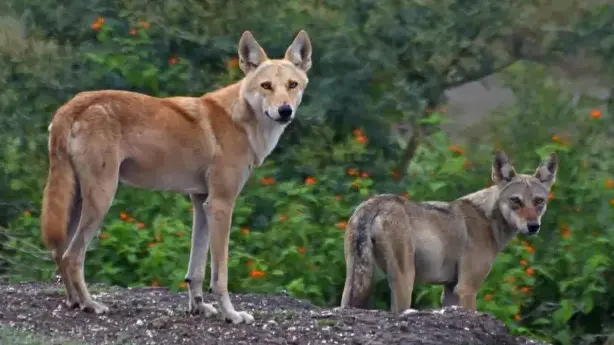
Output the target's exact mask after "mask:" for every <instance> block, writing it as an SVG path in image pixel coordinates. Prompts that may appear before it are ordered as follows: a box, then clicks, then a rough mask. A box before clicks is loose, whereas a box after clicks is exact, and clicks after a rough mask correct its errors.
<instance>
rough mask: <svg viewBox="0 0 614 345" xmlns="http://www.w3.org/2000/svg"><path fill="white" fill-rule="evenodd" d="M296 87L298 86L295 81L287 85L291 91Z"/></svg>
mask: <svg viewBox="0 0 614 345" xmlns="http://www.w3.org/2000/svg"><path fill="white" fill-rule="evenodd" d="M297 86H298V83H297V82H295V81H291V82H290V83H289V84H288V87H289V88H291V89H294V88H296V87H297Z"/></svg>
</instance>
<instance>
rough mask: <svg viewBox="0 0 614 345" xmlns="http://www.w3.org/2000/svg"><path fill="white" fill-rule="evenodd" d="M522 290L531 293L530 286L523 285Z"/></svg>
mask: <svg viewBox="0 0 614 345" xmlns="http://www.w3.org/2000/svg"><path fill="white" fill-rule="evenodd" d="M520 291H522V292H524V293H529V292H531V288H530V287H528V286H523V287H521V288H520Z"/></svg>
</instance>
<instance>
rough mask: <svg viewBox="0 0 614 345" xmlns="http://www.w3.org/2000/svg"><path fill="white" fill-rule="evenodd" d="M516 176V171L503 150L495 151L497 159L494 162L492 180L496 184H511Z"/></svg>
mask: <svg viewBox="0 0 614 345" xmlns="http://www.w3.org/2000/svg"><path fill="white" fill-rule="evenodd" d="M514 176H516V169H514V166H513V165H512V163H510V160H509V158H507V155H506V154H505V152H503V151H501V150H497V151H495V157H494V159H493V162H492V180H493V182H494V183H501V182H509V181H511V180H512V179H513V178H514Z"/></svg>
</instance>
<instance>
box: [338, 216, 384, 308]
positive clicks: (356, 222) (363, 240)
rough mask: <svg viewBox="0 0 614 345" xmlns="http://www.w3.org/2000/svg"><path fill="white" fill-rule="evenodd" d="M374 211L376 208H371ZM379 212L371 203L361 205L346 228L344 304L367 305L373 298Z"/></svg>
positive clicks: (363, 306)
mask: <svg viewBox="0 0 614 345" xmlns="http://www.w3.org/2000/svg"><path fill="white" fill-rule="evenodd" d="M371 211H372V210H371ZM376 218H377V212H373V213H372V212H369V208H368V207H361V208H359V209H357V210H356V211H355V212H354V214H353V215H352V217H350V220H349V221H348V225H347V227H346V229H345V241H344V251H345V265H346V273H345V287H344V288H343V296H342V297H341V308H347V307H352V308H361V309H366V308H367V307H368V305H369V301H370V299H371V288H372V278H373V267H374V256H373V246H374V241H373V240H374V239H373V234H374V230H377V229H374V228H373V226H378V224H379V223H380V222H378V221H377V220H376Z"/></svg>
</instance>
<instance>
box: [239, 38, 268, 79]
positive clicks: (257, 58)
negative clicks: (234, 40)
mask: <svg viewBox="0 0 614 345" xmlns="http://www.w3.org/2000/svg"><path fill="white" fill-rule="evenodd" d="M266 60H268V57H267V56H266V53H265V52H264V50H263V49H262V47H260V44H258V41H256V39H255V38H254V36H253V35H252V33H251V32H249V31H245V32H243V35H241V39H240V40H239V67H240V68H241V70H242V71H243V73H245V74H247V73H249V72H251V71H253V70H255V69H256V68H258V66H260V64H261V63H263V62H265V61H266Z"/></svg>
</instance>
